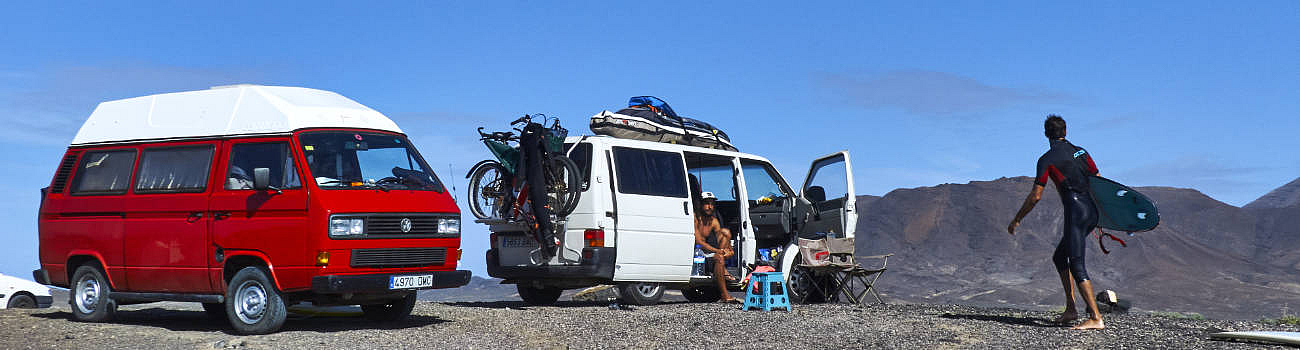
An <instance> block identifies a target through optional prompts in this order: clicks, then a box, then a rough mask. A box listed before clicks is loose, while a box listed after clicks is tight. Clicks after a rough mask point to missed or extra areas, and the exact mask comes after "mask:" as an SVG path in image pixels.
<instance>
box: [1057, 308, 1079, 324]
mask: <svg viewBox="0 0 1300 350" xmlns="http://www.w3.org/2000/svg"><path fill="white" fill-rule="evenodd" d="M1078 319H1079V313H1078V312H1074V311H1066V312H1062V313H1061V314H1060V315H1058V316H1056V319H1055V320H1052V322H1054V323H1056V324H1067V323H1070V322H1074V321H1075V320H1078Z"/></svg>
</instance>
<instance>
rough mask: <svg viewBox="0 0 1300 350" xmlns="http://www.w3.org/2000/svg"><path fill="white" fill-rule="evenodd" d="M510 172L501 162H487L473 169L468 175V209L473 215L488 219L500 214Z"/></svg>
mask: <svg viewBox="0 0 1300 350" xmlns="http://www.w3.org/2000/svg"><path fill="white" fill-rule="evenodd" d="M509 178H510V173H509V172H507V171H506V168H505V167H504V166H501V163H497V162H487V163H483V165H480V166H479V167H478V168H475V169H474V173H473V174H472V175H470V177H469V210H470V212H471V213H473V214H474V217H476V218H479V219H489V218H493V217H497V216H498V215H501V206H502V205H503V204H504V203H506V202H507V200H508V197H509V196H510V192H511V191H508V190H507V189H508V188H509V186H510V185H511V184H508V183H506V180H507V179H509Z"/></svg>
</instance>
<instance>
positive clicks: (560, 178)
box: [546, 154, 582, 217]
mask: <svg viewBox="0 0 1300 350" xmlns="http://www.w3.org/2000/svg"><path fill="white" fill-rule="evenodd" d="M548 162H549V164H547V165H546V197H547V201H548V202H549V203H547V204H550V205H551V208H552V209H553V210H554V211H555V216H557V217H564V216H567V215H569V213H572V212H573V209H575V208H577V207H578V199H579V198H580V197H582V171H581V170H579V169H578V165H577V164H574V163H573V160H572V159H569V157H565V156H563V155H558V154H556V155H551V157H550V159H549V160H548Z"/></svg>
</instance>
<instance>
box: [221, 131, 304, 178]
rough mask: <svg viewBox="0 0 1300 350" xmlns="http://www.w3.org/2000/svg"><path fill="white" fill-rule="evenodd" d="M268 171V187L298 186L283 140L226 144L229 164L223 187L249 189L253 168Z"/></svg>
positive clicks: (291, 158) (295, 169)
mask: <svg viewBox="0 0 1300 350" xmlns="http://www.w3.org/2000/svg"><path fill="white" fill-rule="evenodd" d="M257 168H267V169H268V170H270V171H271V186H272V187H275V188H279V189H292V188H301V187H302V182H301V181H298V171H297V168H295V167H294V166H293V155H291V154H289V144H288V143H286V142H268V143H241V144H237V145H234V146H230V166H229V167H227V168H226V189H227V190H251V189H253V169H257Z"/></svg>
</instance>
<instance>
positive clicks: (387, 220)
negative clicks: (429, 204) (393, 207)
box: [366, 215, 439, 235]
mask: <svg viewBox="0 0 1300 350" xmlns="http://www.w3.org/2000/svg"><path fill="white" fill-rule="evenodd" d="M438 218H439V217H438V216H434V215H402V216H397V215H372V216H368V217H366V234H368V235H435V234H438ZM402 219H410V220H411V230H410V231H407V232H402Z"/></svg>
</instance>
